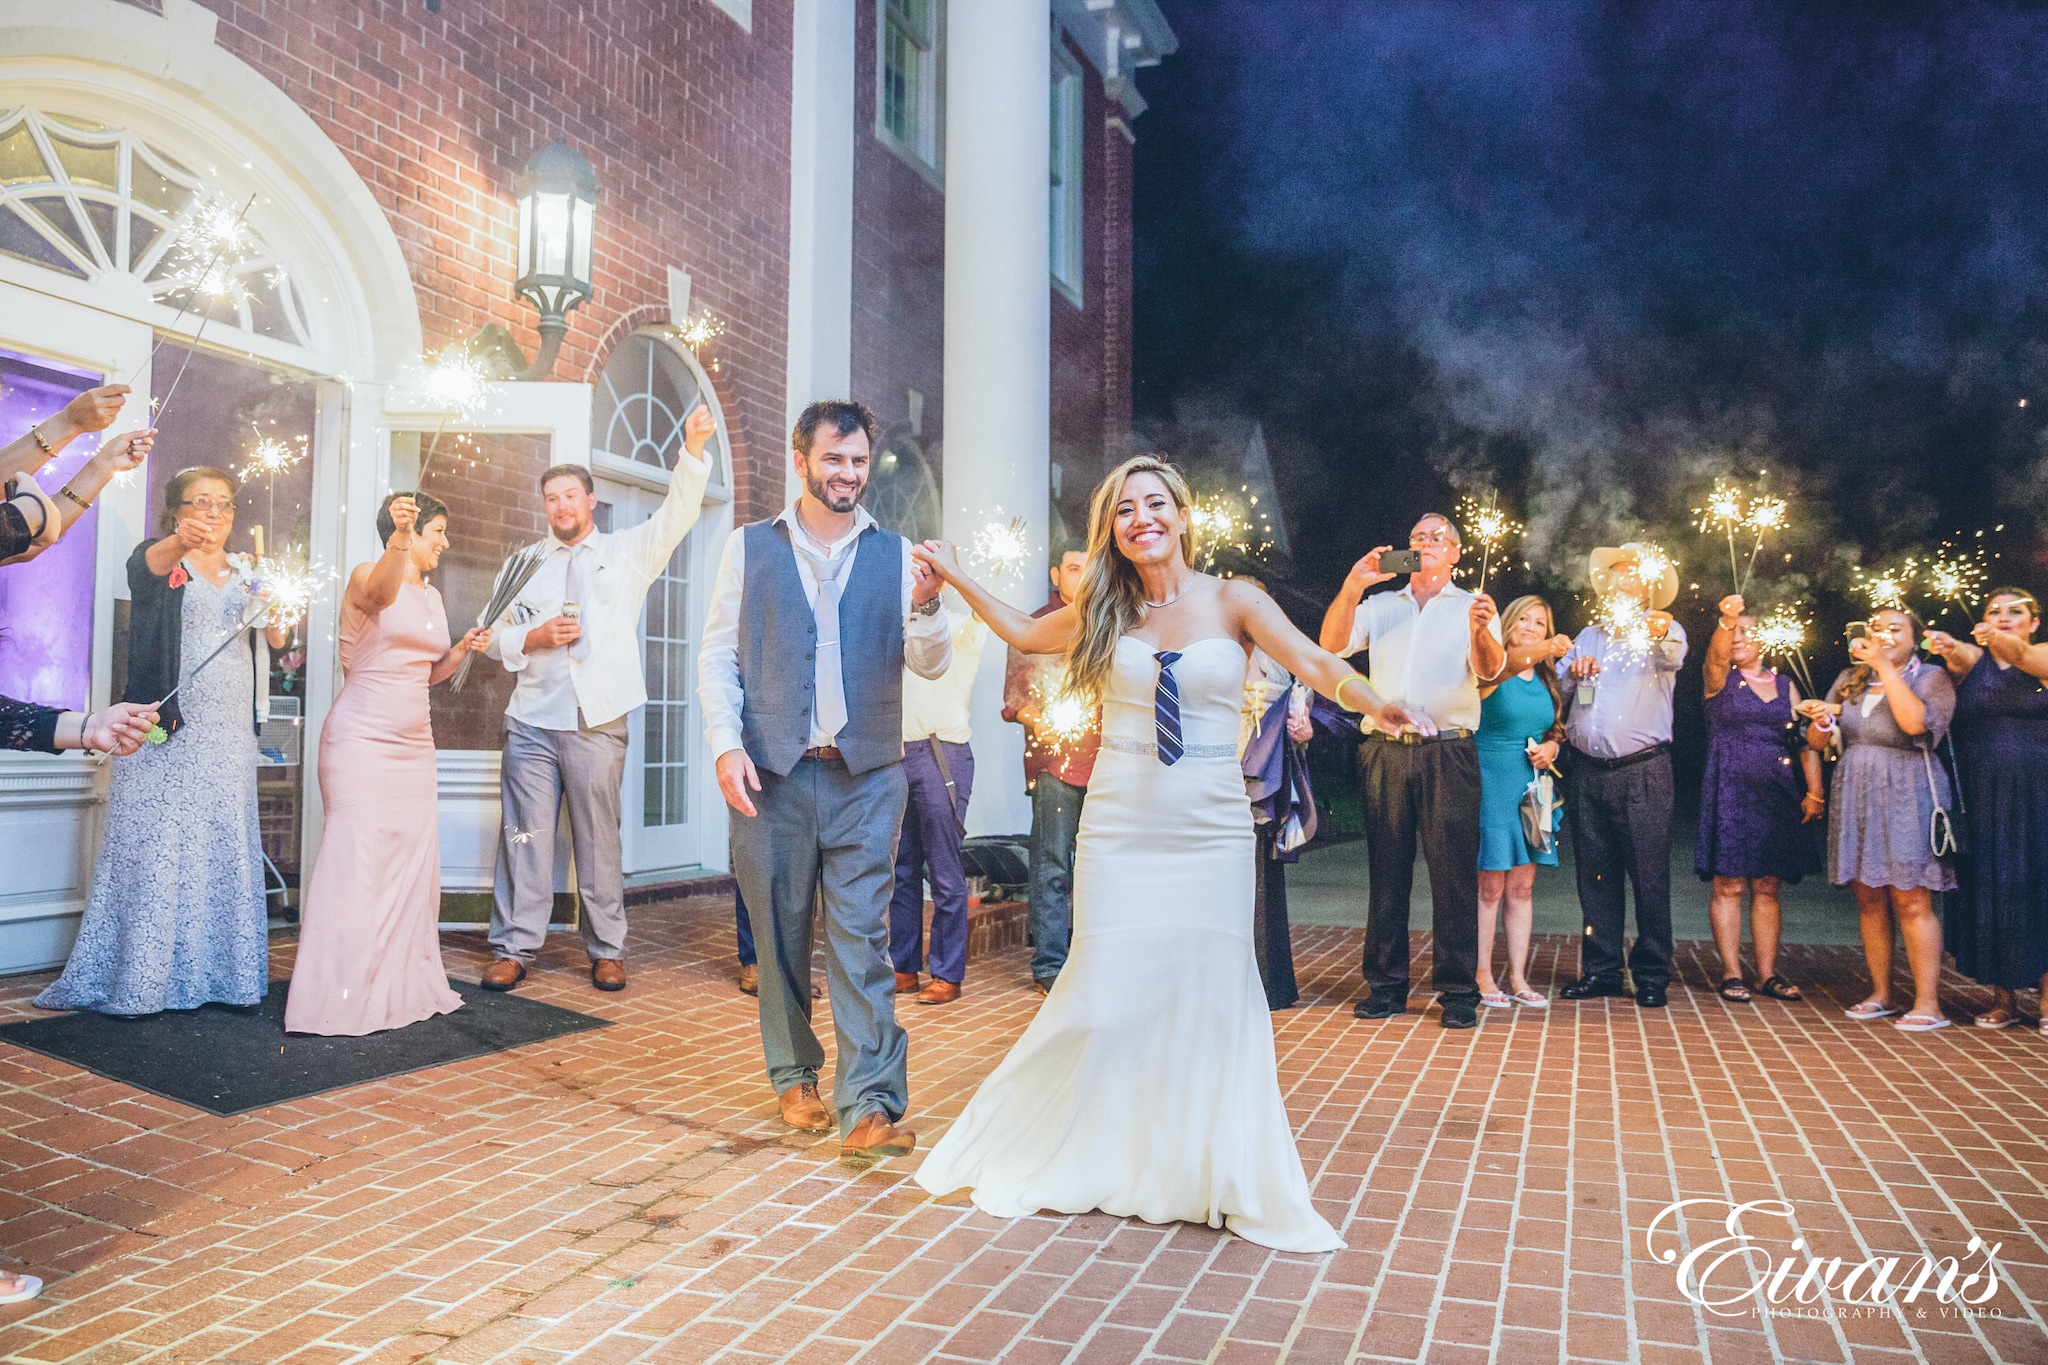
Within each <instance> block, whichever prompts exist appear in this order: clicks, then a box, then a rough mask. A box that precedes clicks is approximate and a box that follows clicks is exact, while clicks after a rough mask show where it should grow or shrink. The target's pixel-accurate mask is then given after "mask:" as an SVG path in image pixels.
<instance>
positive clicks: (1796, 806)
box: [1692, 596, 1828, 1001]
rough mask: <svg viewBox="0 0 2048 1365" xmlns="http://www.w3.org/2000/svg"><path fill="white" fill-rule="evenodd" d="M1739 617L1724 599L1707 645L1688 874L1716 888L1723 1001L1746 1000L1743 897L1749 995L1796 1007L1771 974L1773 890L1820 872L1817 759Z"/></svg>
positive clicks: (1774, 965) (1711, 904)
mask: <svg viewBox="0 0 2048 1365" xmlns="http://www.w3.org/2000/svg"><path fill="white" fill-rule="evenodd" d="M1744 607H1745V604H1744V602H1743V600H1742V598H1741V597H1740V596H1733V597H1724V598H1722V599H1721V623H1720V625H1719V626H1718V627H1716V628H1715V630H1714V635H1713V638H1712V639H1711V640H1709V641H1708V642H1707V661H1706V668H1705V675H1706V677H1705V681H1706V692H1707V704H1706V710H1707V771H1706V776H1705V779H1704V780H1703V781H1702V782H1701V783H1700V828H1699V840H1698V842H1697V843H1695V844H1694V846H1693V854H1692V870H1693V871H1694V872H1695V873H1697V874H1699V877H1700V880H1702V881H1706V882H1711V883H1712V884H1713V887H1714V890H1713V896H1712V899H1710V900H1709V901H1708V903H1707V917H1708V919H1709V921H1710V922H1711V923H1712V924H1713V926H1714V946H1715V947H1717V948H1719V949H1720V950H1721V998H1722V999H1724V1000H1737V1001H1740V1000H1748V999H1749V998H1750V988H1749V983H1748V982H1747V981H1745V980H1744V979H1743V975H1742V897H1743V895H1744V893H1745V892H1746V893H1748V895H1749V934H1750V940H1751V942H1752V943H1754V944H1755V947H1756V974H1757V986H1756V989H1757V990H1758V991H1760V992H1762V993H1763V994H1765V995H1768V996H1770V997H1771V998H1772V999H1774V1000H1798V999H1801V998H1803V997H1801V995H1800V994H1799V988H1798V987H1797V986H1794V985H1793V984H1792V983H1791V982H1789V981H1787V980H1786V979H1785V978H1784V977H1782V976H1780V975H1779V974H1778V916H1779V909H1778V888H1779V887H1780V886H1781V885H1783V884H1784V883H1786V882H1797V881H1799V879H1800V878H1802V877H1804V876H1806V875H1807V874H1808V873H1810V872H1818V871H1820V856H1819V854H1818V853H1817V852H1816V851H1815V849H1814V846H1813V841H1812V840H1811V839H1809V838H1808V837H1807V832H1806V829H1805V826H1806V824H1807V823H1808V822H1810V821H1813V820H1818V819H1819V818H1820V817H1821V816H1823V815H1825V814H1826V813H1827V808H1828V803H1827V797H1826V796H1824V795H1823V794H1822V792H1821V783H1820V755H1819V754H1817V753H1815V752H1814V751H1813V750H1812V749H1810V748H1808V747H1807V745H1806V743H1805V739H1804V736H1802V735H1801V734H1800V731H1799V718H1798V716H1797V715H1796V714H1795V713H1794V711H1793V707H1795V706H1796V705H1798V703H1799V689H1798V688H1796V687H1794V686H1793V685H1792V680H1791V679H1790V678H1788V677H1785V676H1784V675H1782V674H1780V673H1779V672H1777V670H1775V669H1773V668H1771V667H1770V666H1769V665H1767V664H1765V663H1764V660H1763V655H1762V653H1761V652H1760V651H1759V650H1758V649H1757V646H1756V640H1755V638H1754V636H1753V632H1754V631H1755V629H1756V618H1755V617H1753V616H1750V615H1749V614H1748V613H1747V612H1746V611H1745V609H1744ZM1802 779H1803V780H1802ZM1802 789H1803V795H1802Z"/></svg>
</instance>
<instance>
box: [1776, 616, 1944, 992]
mask: <svg viewBox="0 0 2048 1365" xmlns="http://www.w3.org/2000/svg"><path fill="white" fill-rule="evenodd" d="M1869 626H1870V634H1869V636H1868V637H1867V638H1852V639H1851V640H1850V641H1849V657H1850V658H1851V659H1853V660H1855V666H1854V667H1852V668H1849V669H1847V670H1845V671H1844V672H1843V673H1842V675H1841V676H1840V677H1838V678H1836V679H1835V685H1834V686H1833V687H1831V688H1829V689H1828V696H1827V701H1826V702H1825V703H1817V702H1810V701H1809V702H1801V703H1800V706H1799V710H1800V713H1801V714H1802V715H1805V716H1807V717H1808V718H1809V719H1810V720H1811V721H1812V724H1811V725H1810V726H1809V727H1808V728H1807V743H1808V744H1809V745H1811V746H1812V747H1813V748H1815V749H1816V750H1819V749H1825V748H1826V747H1827V746H1828V744H1829V743H1830V741H1831V740H1832V739H1833V737H1834V736H1835V735H1836V734H1840V735H1841V737H1842V746H1843V747H1842V761H1841V762H1840V763H1838V764H1836V765H1835V782H1834V791H1833V799H1832V800H1831V802H1830V804H1831V805H1833V807H1834V819H1832V820H1830V821H1829V822H1828V879H1829V880H1830V881H1832V882H1834V883H1835V885H1837V886H1845V885H1846V886H1848V887H1849V888H1850V889H1851V890H1852V891H1854V892H1855V893H1856V911H1857V914H1858V916H1859V917H1860V926H1859V927H1860V928H1861V930H1862V933H1863V956H1864V959H1865V961H1867V962H1868V963H1869V964H1870V996H1869V998H1868V999H1866V1000H1864V1001H1862V1002H1861V1003H1859V1004H1857V1005H1855V1006H1853V1007H1852V1008H1851V1009H1850V1010H1849V1011H1848V1014H1849V1017H1850V1018H1851V1019H1883V1018H1885V1017H1887V1016H1888V1015H1893V1014H1897V1013H1898V1010H1896V1009H1895V1008H1893V1006H1892V1002H1891V986H1892V917H1893V916H1894V915H1896V916H1897V917H1898V927H1899V934H1900V936H1901V937H1903V938H1904V939H1905V940H1906V963H1907V965H1908V967H1909V968H1910V969H1911V970H1912V973H1913V1008H1912V1009H1911V1010H1910V1011H1908V1012H1907V1014H1906V1015H1905V1017H1904V1018H1902V1019H1900V1020H1899V1022H1898V1024H1897V1027H1898V1028H1900V1029H1903V1030H1904V1031H1906V1032H1908V1033H1927V1032H1930V1031H1932V1030H1934V1029H1938V1028H1947V1027H1948V1025H1949V1021H1948V1019H1947V1018H1946V1017H1945V1016H1944V1015H1943V1014H1942V1012H1941V994H1940V986H1941V920H1940V919H1939V918H1938V917H1937V916H1936V914H1935V911H1934V893H1935V892H1937V891H1953V890H1955V889H1956V878H1955V873H1954V872H1952V871H1950V869H1949V866H1948V864H1947V863H1946V862H1945V861H1943V860H1942V859H1941V858H1939V857H1937V856H1935V853H1934V850H1933V848H1932V846H1931V841H1930V839H1929V824H1930V822H1931V821H1932V819H1933V816H1934V810H1935V807H1936V806H1939V807H1941V808H1942V809H1944V810H1947V809H1950V808H1951V806H1952V801H1953V798H1952V797H1951V795H1950V792H1949V785H1948V776H1947V774H1945V773H1944V772H1943V771H1942V767H1941V765H1940V764H1939V763H1936V762H1934V761H1933V753H1934V747H1935V746H1936V745H1937V744H1939V743H1941V738H1942V736H1943V735H1945V734H1947V733H1948V724H1949V720H1950V718H1951V717H1953V716H1954V715H1955V710H1956V690H1955V687H1954V685H1953V684H1952V683H1950V682H1949V680H1948V673H1947V671H1946V670H1944V669H1942V668H1939V667H1937V666H1936V665H1933V664H1929V663H1924V662H1922V661H1921V660H1919V659H1916V658H1915V657H1913V650H1914V647H1915V646H1916V645H1917V644H1918V643H1919V639H1920V634H1921V625H1920V618H1919V617H1917V616H1915V615H1913V614H1912V613H1911V612H1905V611H1896V610H1891V609H1886V610H1883V611H1874V612H1872V613H1871V614H1870V622H1869Z"/></svg>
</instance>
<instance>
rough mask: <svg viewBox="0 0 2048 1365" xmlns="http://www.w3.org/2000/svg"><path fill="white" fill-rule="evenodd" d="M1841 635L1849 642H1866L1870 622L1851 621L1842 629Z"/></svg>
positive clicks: (1868, 635) (1868, 636)
mask: <svg viewBox="0 0 2048 1365" xmlns="http://www.w3.org/2000/svg"><path fill="white" fill-rule="evenodd" d="M1842 634H1843V635H1844V636H1845V637H1846V638H1848V639H1851V640H1868V639H1869V638H1870V622H1868V621H1851V622H1850V623H1849V624H1848V625H1847V626H1846V627H1844V628H1843V630H1842Z"/></svg>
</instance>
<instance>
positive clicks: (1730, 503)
mask: <svg viewBox="0 0 2048 1365" xmlns="http://www.w3.org/2000/svg"><path fill="white" fill-rule="evenodd" d="M1695 516H1697V517H1698V520H1697V521H1695V522H1694V523H1693V524H1694V525H1695V526H1697V527H1699V529H1700V530H1702V531H1705V532H1707V533H1709V534H1712V533H1713V532H1714V531H1716V530H1719V531H1724V532H1726V533H1727V536H1728V582H1729V585H1730V588H1731V590H1732V591H1734V592H1738V593H1739V592H1741V591H1742V569H1741V567H1740V566H1739V565H1738V564H1737V563H1736V561H1735V528H1736V527H1738V526H1740V525H1741V524H1742V494H1741V493H1740V492H1739V491H1737V490H1736V489H1734V488H1732V487H1730V486H1729V485H1728V483H1727V481H1726V480H1723V479H1716V480H1714V491H1713V492H1711V493H1709V494H1707V505H1706V506H1705V507H1704V508H1702V509H1699V510H1698V511H1696V512H1695Z"/></svg>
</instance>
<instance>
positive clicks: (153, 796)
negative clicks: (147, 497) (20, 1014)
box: [36, 467, 285, 1016]
mask: <svg viewBox="0 0 2048 1365" xmlns="http://www.w3.org/2000/svg"><path fill="white" fill-rule="evenodd" d="M234 499H235V484H234V481H233V479H232V478H230V477H229V476H228V475H227V474H224V473H222V472H221V471H220V470H217V469H211V468H206V467H200V468H195V469H187V470H183V471H181V472H179V473H178V474H177V475H175V476H174V477H173V478H172V479H171V480H170V483H169V485H168V486H167V487H166V488H165V490H164V506H165V508H166V511H165V513H164V519H165V522H166V523H167V529H169V530H170V531H171V534H169V535H167V536H165V537H164V538H163V539H161V540H158V541H154V542H145V543H143V544H142V545H139V546H137V547H136V549H135V553H134V555H132V556H131V557H130V558H129V561H128V586H129V590H130V592H131V594H132V597H133V603H132V610H131V613H130V616H129V686H128V693H129V696H128V699H129V700H131V701H141V700H147V701H155V700H156V699H158V698H160V697H163V696H164V695H165V694H166V693H169V692H170V691H171V690H172V688H173V687H176V688H177V690H178V693H177V696H176V697H175V698H173V699H172V700H170V701H169V702H167V703H165V704H164V706H163V707H162V712H161V722H160V723H161V725H162V727H163V729H164V730H165V731H166V732H167V733H168V738H167V739H166V740H165V741H164V742H163V743H161V744H145V745H143V746H142V748H141V750H140V751H139V752H137V753H135V754H132V755H130V756H128V757H126V758H119V759H116V760H115V761H114V774H113V784H112V789H111V791H110V792H109V794H108V797H107V818H106V834H105V837H104V838H103V839H102V840H101V842H100V851H99V859H98V862H97V863H96V864H95V865H94V867H93V877H92V893H91V895H90V897H89V898H88V900H87V902H86V908H85V917H84V919H83V920H82V922H81V923H80V924H79V928H78V941H77V943H76V944H74V945H73V947H72V949H71V958H70V960H69V961H68V962H66V963H65V965H64V974H63V975H62V976H60V977H58V978H57V980H56V981H55V982H54V983H53V984H52V985H51V986H50V988H49V989H48V990H46V991H44V992H43V993H42V994H41V995H39V996H37V997H36V1004H38V1005H40V1006H41V1007H43V1008H44V1009H67V1010H70V1009H90V1010H98V1011H100V1012H101V1013H103V1014H118V1015H126V1016H140V1015H149V1014H154V1013H156V1012H157V1011H159V1010H167V1009H171V1010H183V1009H195V1008H197V1007H198V1006H200V1005H204V1004H207V1003H209V1002H214V1001H218V1002H221V1003H225V1004H230V1005H253V1004H255V1003H256V1002H257V1001H259V1000H261V999H262V998H263V995H264V992H265V990H266V988H267V984H268V981H269V976H270V972H269V946H268V933H267V926H266V923H265V920H266V916H265V913H264V895H263V846H262V840H261V837H260V830H259V826H258V823H257V814H256V763H257V753H256V721H257V714H258V712H257V704H258V702H259V700H260V699H261V698H262V696H263V695H264V693H265V692H267V690H268V686H267V680H268V675H269V671H270V660H269V653H268V650H267V649H266V648H265V643H266V641H265V638H264V637H265V634H266V632H265V631H263V630H257V629H252V628H250V627H249V626H248V625H247V624H246V623H247V622H249V621H250V620H253V619H255V618H256V617H258V616H260V615H261V614H262V612H263V609H264V604H263V602H262V600H261V598H260V597H258V596H257V595H256V594H255V593H254V591H253V590H252V584H251V582H250V580H249V579H248V578H247V577H245V576H244V575H243V574H242V572H241V571H240V570H239V569H237V568H236V567H235V566H234V565H232V564H230V563H229V562H228V559H227V552H226V549H227V539H228V533H229V532H230V531H232V530H233V529H234V512H235V502H234ZM267 633H268V636H269V638H268V641H267V643H268V644H269V645H270V646H271V647H278V646H281V645H282V644H283V643H284V635H285V632H284V631H283V630H282V629H271V630H269V631H268V632H267ZM237 635H240V636H246V637H247V638H246V640H243V641H238V642H237V643H236V644H234V645H231V646H229V647H228V648H226V649H224V650H222V651H221V653H220V654H219V656H218V657H215V658H213V659H211V661H207V660H208V656H209V655H212V654H213V651H214V649H215V648H216V647H217V646H219V645H220V644H222V643H223V642H224V641H225V640H227V639H228V638H229V637H231V636H237ZM202 662H204V667H201V664H202ZM144 693H147V694H149V695H148V696H147V697H144V696H143V695H142V694H144Z"/></svg>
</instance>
